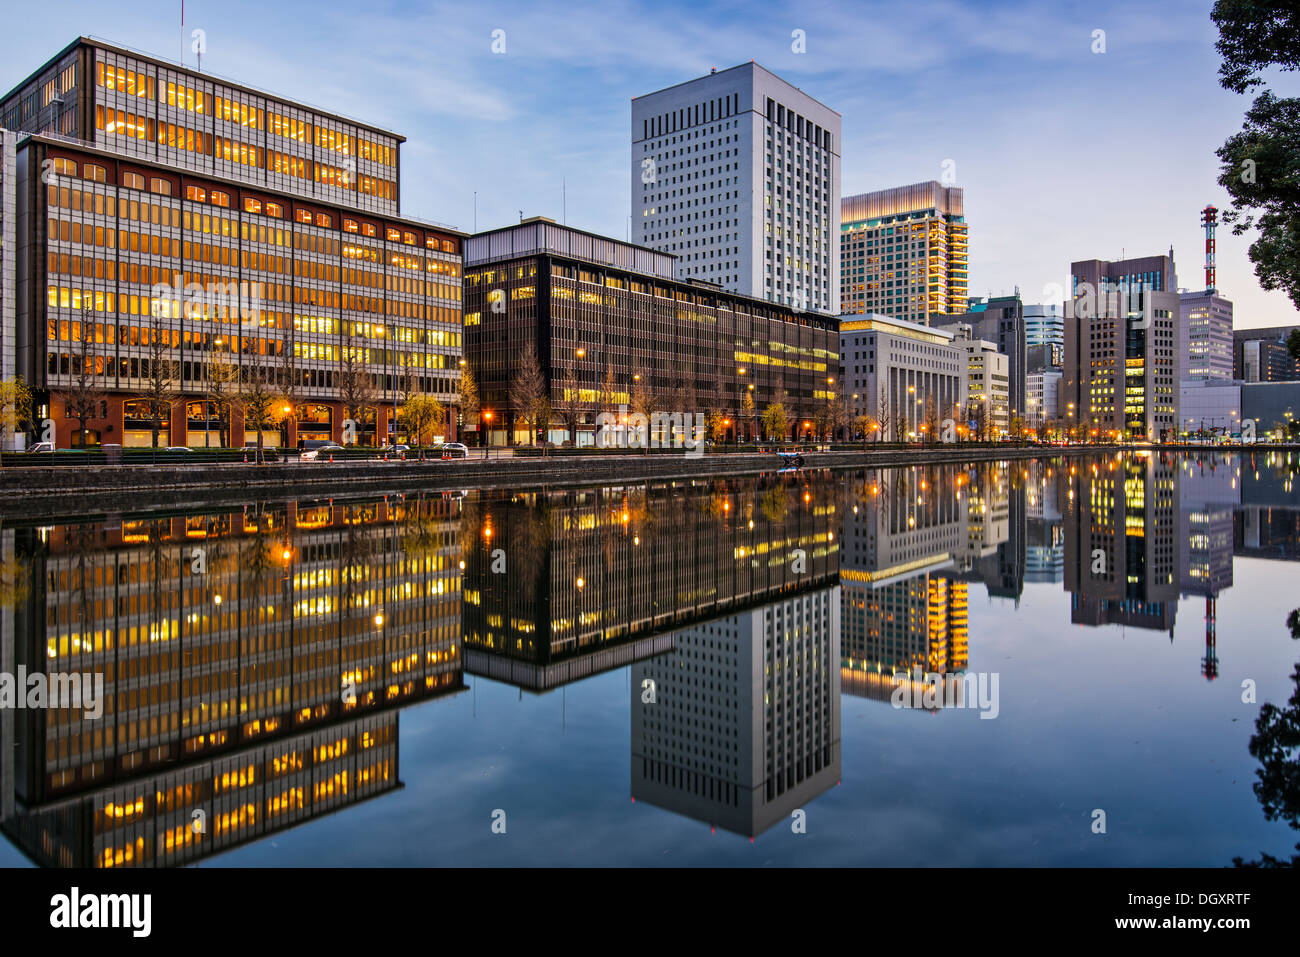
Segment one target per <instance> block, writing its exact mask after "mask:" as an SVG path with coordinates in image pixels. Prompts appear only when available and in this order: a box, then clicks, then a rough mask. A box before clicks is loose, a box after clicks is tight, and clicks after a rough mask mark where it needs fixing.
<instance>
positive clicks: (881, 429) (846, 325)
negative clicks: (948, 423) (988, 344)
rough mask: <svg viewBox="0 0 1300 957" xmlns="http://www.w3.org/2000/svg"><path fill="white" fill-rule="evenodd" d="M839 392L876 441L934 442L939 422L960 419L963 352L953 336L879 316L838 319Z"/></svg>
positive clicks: (964, 378)
mask: <svg viewBox="0 0 1300 957" xmlns="http://www.w3.org/2000/svg"><path fill="white" fill-rule="evenodd" d="M839 344H840V392H841V394H842V395H843V396H844V397H846V398H847V399H848V401H849V403H850V408H851V409H852V412H851V414H852V415H853V416H854V417H855V418H856V417H857V416H862V415H865V416H868V417H869V418H870V420H871V427H873V428H875V437H877V438H879V439H881V440H882V441H891V442H900V441H905V440H907V439H908V438H918V437H921V438H925V437H929V438H930V439H934V438H936V437H935V436H934V435H933V434H932V433H933V431H934V430H935V429H936V428H938V429H940V430H942V428H943V423H944V420H946V419H951V420H953V421H954V423H959V422H961V421H963V415H964V414H965V409H966V399H967V393H966V388H967V359H966V353H965V349H964V348H963V347H961V346H960V345H959V344H957V343H955V342H954V334H953V333H952V332H949V331H947V330H944V329H932V328H930V327H929V326H924V325H921V324H919V323H915V322H903V321H902V320H899V319H894V318H891V317H889V316H883V315H870V316H842V317H841V318H840V327H839Z"/></svg>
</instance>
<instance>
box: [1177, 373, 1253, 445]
mask: <svg viewBox="0 0 1300 957" xmlns="http://www.w3.org/2000/svg"><path fill="white" fill-rule="evenodd" d="M1179 393H1180V397H1179V403H1178V428H1179V431H1180V432H1182V433H1183V434H1185V435H1186V434H1196V435H1200V436H1204V437H1207V438H1208V437H1213V436H1225V435H1227V436H1231V435H1238V434H1240V432H1241V418H1242V415H1241V383H1240V382H1237V381H1235V380H1233V379H1226V380H1221V379H1188V380H1184V381H1183V383H1182V384H1181V385H1180V386H1179Z"/></svg>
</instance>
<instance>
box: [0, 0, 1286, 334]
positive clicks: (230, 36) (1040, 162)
mask: <svg viewBox="0 0 1300 957" xmlns="http://www.w3.org/2000/svg"><path fill="white" fill-rule="evenodd" d="M1211 6H1212V3H1211V0H1146V2H1143V0H1126V2H1113V0H1098V2H1091V3H1082V2H1076V0H1063V2H1062V0H1057V2H1051V0H1043V2H1027V0H999V2H991V0H908V2H906V3H897V2H894V0H888V2H876V0H868V2H863V0H857V2H852V0H836V2H797V3H771V2H761V0H759V2H743V0H735V2H698V0H655V2H631V0H565V2H552V0H531V2H497V0H478V2H475V3H472V4H467V3H464V2H454V3H453V2H441V0H434V2H425V3H408V2H384V0H372V2H368V3H364V4H356V3H346V4H345V3H338V2H333V0H319V2H312V3H306V2H301V0H283V2H277V3H275V4H269V3H265V2H258V3H254V2H248V0H220V2H217V0H190V2H188V3H186V4H185V28H184V33H182V28H181V9H180V3H179V2H170V3H162V2H147V0H140V2H137V3H133V4H128V5H125V6H122V5H119V4H105V3H102V2H93V3H92V2H89V0H65V2H63V3H60V4H59V6H58V15H57V16H49V15H46V14H45V13H40V14H39V15H38V13H37V11H38V10H40V9H41V8H38V7H33V6H31V5H28V6H25V7H15V8H13V9H12V10H11V12H10V13H9V14H8V15H7V17H6V27H7V29H5V30H4V31H3V32H2V33H0V88H3V89H5V90H7V89H9V88H11V87H12V86H13V85H15V84H16V83H18V82H19V81H21V80H22V79H24V78H25V77H26V76H27V75H28V74H29V73H30V72H31V71H33V70H34V69H36V68H37V67H38V66H40V65H41V64H42V63H44V62H45V60H47V59H48V58H49V57H50V56H52V55H53V54H54V53H55V52H56V51H57V50H59V49H61V48H62V47H63V46H64V45H66V44H67V43H68V42H70V41H71V40H72V39H73V38H74V37H75V36H76V35H78V34H84V35H91V36H96V37H101V38H103V39H105V40H109V41H112V42H115V43H118V44H121V45H123V46H128V47H132V48H135V49H139V50H142V51H144V52H148V53H151V54H154V55H156V56H162V57H166V58H169V59H173V60H176V59H180V58H181V56H182V52H183V53H184V58H185V62H186V63H187V64H188V65H190V66H193V65H195V57H194V54H193V53H192V52H191V51H190V34H191V31H192V30H194V29H196V28H200V29H202V30H204V31H205V35H206V46H207V49H206V52H205V53H204V55H203V58H202V64H201V65H202V69H203V70H204V72H210V73H213V74H216V75H219V76H222V77H227V78H231V79H234V80H237V81H239V82H241V83H244V84H246V85H249V86H253V87H256V88H259V89H262V90H266V91H268V92H273V93H276V94H278V95H280V96H283V97H287V98H291V99H295V100H301V101H304V102H308V103H311V104H313V105H316V106H319V107H322V108H324V109H328V110H331V111H333V112H337V113H342V114H345V115H348V116H352V117H355V118H357V119H360V120H363V121H365V122H369V123H372V124H374V125H377V126H380V127H384V128H387V129H391V130H393V131H395V132H397V133H400V134H402V135H404V136H405V137H406V143H405V144H404V145H403V147H402V180H403V183H402V195H401V209H402V213H403V214H404V215H408V216H412V217H415V218H418V219H423V220H431V221H435V222H441V223H448V224H451V225H455V226H457V227H459V228H461V229H464V230H466V231H470V230H473V229H475V228H476V227H477V228H478V229H488V228H492V227H496V226H502V225H506V224H508V223H511V222H515V221H517V220H518V218H519V215H520V212H521V211H522V213H523V215H525V216H534V215H542V216H549V217H551V218H553V219H556V220H562V221H566V222H568V223H569V224H570V225H574V226H580V227H582V228H585V229H590V230H593V231H595V232H598V233H602V234H606V235H610V236H615V237H619V238H626V236H627V234H628V218H629V215H628V214H629V196H630V188H631V183H630V181H629V170H630V163H629V155H630V150H631V145H630V126H631V106H630V102H631V99H632V97H634V96H637V95H641V94H644V93H649V92H652V91H654V90H658V89H661V88H663V87H665V86H669V85H672V84H675V83H680V82H683V81H685V80H689V79H693V78H695V77H697V76H701V75H704V74H706V73H708V72H709V69H710V68H711V67H717V68H718V69H724V68H726V67H729V66H735V65H736V64H738V63H743V62H745V61H747V60H750V59H753V60H756V61H757V62H759V63H761V64H762V65H763V66H765V67H767V68H768V69H769V70H772V71H773V72H775V73H777V74H778V75H780V76H782V77H784V78H785V79H786V80H787V81H789V82H790V83H792V84H794V85H795V86H797V87H800V88H801V89H803V90H804V91H805V92H807V93H808V94H810V95H811V96H813V97H815V98H817V99H818V100H820V101H821V102H823V103H825V104H826V105H828V106H830V107H831V108H832V109H834V110H836V111H838V112H839V113H840V114H841V115H842V116H843V133H842V143H843V157H842V185H843V192H844V194H845V195H852V194H854V193H860V192H866V191H869V190H875V189H884V188H888V187H891V186H900V185H905V184H908V183H915V182H921V181H924V180H930V179H941V178H942V175H943V172H944V169H945V163H947V162H948V161H951V163H950V164H949V165H948V166H947V167H946V168H949V169H952V170H953V171H954V172H955V174H956V178H955V185H957V186H961V187H963V188H964V189H965V203H966V218H967V221H968V222H969V224H970V292H971V295H973V296H988V295H1003V294H1008V293H1011V292H1013V291H1014V290H1015V289H1017V288H1019V290H1020V292H1021V295H1022V296H1023V297H1024V299H1025V301H1026V302H1041V301H1047V300H1053V299H1056V298H1057V294H1056V293H1055V292H1051V291H1049V290H1051V287H1052V286H1053V285H1055V286H1059V287H1064V286H1066V284H1067V280H1068V276H1069V265H1070V263H1071V262H1073V261H1075V260H1080V259H1093V258H1098V259H1118V258H1121V257H1122V256H1125V255H1127V256H1145V255H1155V254H1159V253H1164V252H1167V251H1168V250H1169V248H1170V247H1171V246H1172V247H1173V249H1174V254H1175V260H1176V264H1177V267H1178V279H1179V284H1180V285H1181V286H1184V287H1187V288H1189V289H1201V288H1204V284H1205V283H1204V275H1203V272H1202V267H1203V260H1204V235H1203V233H1202V231H1201V226H1200V210H1201V209H1202V207H1204V206H1205V205H1206V204H1207V203H1212V204H1213V205H1215V206H1218V207H1220V208H1223V207H1224V206H1226V205H1227V195H1226V193H1225V192H1224V191H1223V190H1222V189H1221V188H1220V187H1219V186H1218V185H1217V183H1216V178H1217V175H1218V165H1219V164H1218V159H1217V157H1216V156H1215V155H1214V151H1215V149H1216V148H1217V147H1218V146H1219V145H1220V144H1222V142H1223V141H1224V139H1226V138H1227V137H1228V136H1229V135H1231V134H1232V133H1234V132H1236V131H1237V130H1239V129H1240V127H1241V120H1242V114H1243V113H1244V112H1245V110H1246V109H1247V107H1248V106H1249V102H1250V98H1249V97H1248V96H1239V95H1237V94H1233V93H1229V92H1227V91H1225V90H1223V89H1222V88H1221V87H1220V86H1219V84H1218V78H1217V71H1218V66H1219V57H1218V54H1217V53H1216V51H1215V49H1214V41H1215V39H1216V38H1217V32H1216V30H1215V28H1214V24H1213V23H1212V22H1211V20H1210V18H1209V11H1210V7H1211ZM795 30H802V31H804V37H805V38H806V39H805V47H806V49H805V52H802V53H796V52H794V49H793V47H794V40H793V39H792V34H793V32H794V31H795ZM1098 30H1101V31H1104V52H1094V48H1095V47H1099V46H1100V45H1101V44H1100V43H1099V42H1098V39H1099V38H1098V37H1096V36H1095V31H1098ZM495 31H504V34H503V35H502V34H495V39H496V41H497V42H496V46H497V49H500V48H501V42H500V41H501V40H502V39H504V52H499V53H498V52H493V45H494V32H495ZM183 40H184V46H182V41H183ZM1270 82H1271V84H1272V86H1273V88H1274V89H1275V90H1276V91H1277V92H1278V93H1279V94H1281V95H1297V94H1300V80H1297V77H1296V74H1290V75H1289V76H1286V77H1283V78H1278V77H1271V78H1270ZM1250 240H1251V236H1250V235H1244V236H1233V235H1232V233H1231V231H1230V230H1229V229H1226V228H1223V227H1220V229H1219V236H1218V281H1217V285H1218V287H1219V289H1220V290H1221V291H1222V293H1223V294H1224V295H1226V296H1228V297H1229V298H1230V299H1232V300H1233V301H1234V304H1235V319H1236V325H1237V327H1238V328H1249V327H1254V326H1268V325H1283V324H1293V323H1295V322H1296V321H1297V314H1296V309H1295V307H1294V306H1293V305H1291V303H1290V302H1289V300H1288V299H1287V298H1286V296H1285V294H1283V293H1282V292H1280V291H1279V292H1265V291H1264V290H1262V289H1260V287H1259V283H1258V281H1257V280H1256V278H1255V275H1254V271H1253V268H1252V266H1251V264H1250V261H1249V259H1248V256H1247V248H1248V246H1249V243H1250Z"/></svg>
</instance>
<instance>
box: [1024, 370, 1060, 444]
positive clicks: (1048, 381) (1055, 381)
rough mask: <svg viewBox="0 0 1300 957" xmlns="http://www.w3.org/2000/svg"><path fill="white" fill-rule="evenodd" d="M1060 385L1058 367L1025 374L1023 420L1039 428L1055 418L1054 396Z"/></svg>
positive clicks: (1055, 400) (1032, 426)
mask: <svg viewBox="0 0 1300 957" xmlns="http://www.w3.org/2000/svg"><path fill="white" fill-rule="evenodd" d="M1060 385H1061V370H1060V369H1043V370H1042V371H1040V372H1031V373H1029V374H1028V375H1027V376H1025V421H1026V422H1028V423H1029V426H1030V427H1031V428H1034V429H1041V428H1042V427H1043V425H1044V424H1046V423H1047V422H1048V421H1049V420H1050V419H1054V418H1056V402H1057V399H1056V396H1057V393H1058V391H1059V389H1060Z"/></svg>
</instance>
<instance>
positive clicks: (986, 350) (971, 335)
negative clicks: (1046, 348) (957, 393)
mask: <svg viewBox="0 0 1300 957" xmlns="http://www.w3.org/2000/svg"><path fill="white" fill-rule="evenodd" d="M953 328H954V332H955V333H956V338H954V339H953V345H955V346H957V347H958V348H959V349H961V350H963V351H964V352H965V353H966V401H967V409H968V410H972V411H971V412H970V414H969V415H968V416H967V417H968V418H971V419H974V418H975V415H976V414H977V413H975V412H974V411H973V410H974V409H975V408H977V407H979V406H982V407H983V409H984V412H983V414H984V415H985V416H987V417H988V427H987V431H988V435H989V436H990V437H992V438H998V437H999V436H1003V435H1006V434H1007V433H1008V431H1010V427H1011V413H1010V376H1009V375H1008V371H1007V370H1008V367H1009V366H1008V359H1007V357H1006V356H1005V355H1003V354H1002V353H1001V352H999V351H998V347H997V346H996V345H995V344H994V343H992V342H989V341H988V340H987V339H980V338H978V337H977V336H976V335H975V332H974V330H973V329H972V328H971V327H970V326H968V325H966V324H965V323H962V324H960V325H957V326H954V327H953Z"/></svg>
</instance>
